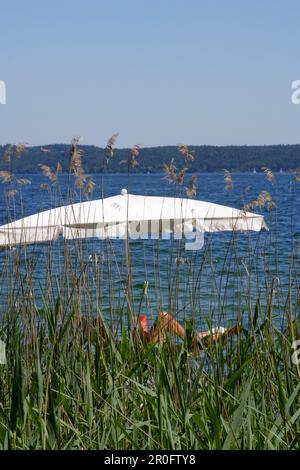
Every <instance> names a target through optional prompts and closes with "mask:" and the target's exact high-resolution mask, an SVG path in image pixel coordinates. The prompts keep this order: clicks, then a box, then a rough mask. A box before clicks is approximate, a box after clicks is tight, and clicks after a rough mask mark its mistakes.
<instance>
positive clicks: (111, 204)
mask: <svg viewBox="0 0 300 470" xmlns="http://www.w3.org/2000/svg"><path fill="white" fill-rule="evenodd" d="M261 229H267V226H266V224H265V221H264V217H263V216H262V215H259V214H254V213H251V212H245V211H244V210H240V209H234V208H232V207H228V206H223V205H219V204H213V203H210V202H205V201H198V200H194V199H184V198H175V197H160V196H140V195H134V194H127V191H126V190H122V191H121V194H120V195H117V196H112V197H108V198H104V199H98V200H93V201H85V202H79V203H76V204H70V205H66V206H62V207H57V208H53V209H50V210H47V211H43V212H39V213H37V214H34V215H31V216H28V217H24V218H22V219H19V220H16V221H14V222H10V223H8V224H6V225H2V226H0V247H11V246H16V245H20V244H21V245H27V244H32V243H39V242H47V241H51V240H56V239H57V238H58V237H60V236H62V237H64V238H65V239H67V240H72V239H79V238H124V237H127V236H128V237H131V238H157V237H159V236H162V238H168V237H169V236H170V234H171V233H173V234H174V236H177V237H180V236H181V235H184V236H186V237H187V236H188V235H190V234H193V233H194V234H195V232H196V233H197V232H198V233H204V232H220V231H234V230H237V231H248V230H252V231H256V232H258V231H260V230H261Z"/></svg>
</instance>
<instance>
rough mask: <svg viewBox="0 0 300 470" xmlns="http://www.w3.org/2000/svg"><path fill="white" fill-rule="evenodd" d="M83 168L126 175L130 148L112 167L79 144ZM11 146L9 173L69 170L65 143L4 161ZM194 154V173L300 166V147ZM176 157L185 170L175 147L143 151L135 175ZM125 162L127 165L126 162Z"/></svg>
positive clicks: (99, 152)
mask: <svg viewBox="0 0 300 470" xmlns="http://www.w3.org/2000/svg"><path fill="white" fill-rule="evenodd" d="M78 148H79V149H80V150H81V151H82V162H83V168H84V171H85V172H86V173H99V172H103V171H109V172H127V164H126V161H127V159H128V156H129V155H130V149H115V150H114V155H113V157H112V158H111V159H110V162H109V165H108V166H107V167H106V165H105V160H106V159H105V157H104V149H101V148H99V147H95V146H92V145H80V146H79V147H78ZM7 149H8V146H0V159H1V161H0V170H10V171H13V172H14V173H35V172H38V171H39V168H38V164H39V163H43V164H45V165H49V166H51V167H56V164H57V162H60V164H61V165H62V169H63V171H64V172H67V171H68V167H69V146H68V145H66V144H55V145H45V146H43V147H27V148H25V149H24V150H23V152H22V155H21V157H20V158H16V157H13V158H11V159H10V162H6V161H4V160H3V156H4V154H5V151H7ZM189 150H190V151H193V152H194V156H195V158H194V161H192V162H191V164H190V168H189V171H191V172H198V171H199V172H213V171H222V170H223V169H224V168H226V169H228V170H230V171H233V172H237V171H241V172H244V171H253V169H254V168H255V169H256V171H261V168H262V167H263V166H266V167H269V168H271V169H272V170H273V171H279V170H280V169H281V168H282V170H283V171H287V170H292V169H295V168H299V167H300V145H270V146H226V147H214V146H190V147H189ZM172 158H174V162H175V165H177V166H179V167H182V164H183V157H182V155H181V154H180V153H179V151H178V149H177V148H176V146H165V147H153V148H144V149H141V150H140V153H139V156H138V157H137V161H138V163H139V164H138V166H137V167H136V168H135V169H134V170H131V171H134V172H161V171H162V169H163V164H164V163H169V162H170V160H171V159H172ZM124 161H125V162H124Z"/></svg>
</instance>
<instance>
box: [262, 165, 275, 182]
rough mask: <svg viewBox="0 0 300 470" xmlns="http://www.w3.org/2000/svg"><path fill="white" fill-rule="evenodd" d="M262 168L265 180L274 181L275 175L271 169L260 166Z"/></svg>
mask: <svg viewBox="0 0 300 470" xmlns="http://www.w3.org/2000/svg"><path fill="white" fill-rule="evenodd" d="M262 170H263V172H264V174H265V176H266V179H267V181H270V183H274V181H275V176H274V173H273V171H272V170H271V169H270V168H267V167H265V166H263V167H262Z"/></svg>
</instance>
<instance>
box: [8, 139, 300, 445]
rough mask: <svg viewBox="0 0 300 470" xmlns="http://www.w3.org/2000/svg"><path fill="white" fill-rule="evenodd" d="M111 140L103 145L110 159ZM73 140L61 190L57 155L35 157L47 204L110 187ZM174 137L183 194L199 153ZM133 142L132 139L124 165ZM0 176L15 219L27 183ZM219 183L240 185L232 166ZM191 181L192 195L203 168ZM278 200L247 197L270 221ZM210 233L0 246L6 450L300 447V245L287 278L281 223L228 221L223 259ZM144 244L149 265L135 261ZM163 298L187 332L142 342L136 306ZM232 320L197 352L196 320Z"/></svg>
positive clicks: (208, 323)
mask: <svg viewBox="0 0 300 470" xmlns="http://www.w3.org/2000/svg"><path fill="white" fill-rule="evenodd" d="M116 138H117V134H114V135H113V136H112V138H111V139H110V140H109V142H108V144H107V150H106V158H107V160H108V163H109V160H110V158H113V145H114V143H115V141H116ZM77 144H78V141H77V140H76V141H73V142H72V147H71V152H70V165H71V166H70V177H69V184H70V188H69V189H68V191H67V192H66V191H65V192H64V191H63V190H62V189H61V187H60V178H61V177H62V175H61V171H60V169H59V167H58V168H56V170H53V169H51V168H50V167H46V166H45V165H43V166H41V170H42V173H43V174H44V176H45V178H46V182H45V183H42V184H43V189H44V191H43V194H44V197H45V201H46V202H47V204H48V206H49V201H50V205H51V206H52V205H53V206H56V205H60V204H63V203H66V202H70V197H74V195H75V196H76V195H77V196H78V197H79V198H81V197H89V196H90V194H91V193H92V192H93V195H94V194H96V193H97V192H98V191H99V192H100V195H101V193H102V190H103V188H102V187H100V188H99V187H97V185H95V183H94V181H93V180H92V179H91V178H90V177H87V176H86V175H85V174H84V171H83V168H82V161H81V154H80V150H79V149H78V148H77ZM178 149H179V151H180V153H181V154H182V155H183V168H181V169H177V168H175V166H174V163H173V162H171V163H170V164H169V165H166V167H165V169H166V177H167V179H168V181H170V182H171V183H172V184H174V183H175V184H174V188H175V189H174V190H175V191H179V192H181V191H182V185H183V183H184V177H185V173H186V165H187V164H188V162H190V161H192V160H193V155H192V154H191V153H190V152H189V150H188V148H187V147H186V146H184V145H180V146H178ZM138 151H139V146H134V147H133V149H132V150H131V152H130V155H129V157H128V166H129V169H130V168H134V167H135V166H136V164H137V163H138V161H137V158H138ZM6 158H8V157H7V156H6ZM9 158H12V159H13V158H14V157H13V156H10V157H9ZM265 173H266V179H267V183H270V184H272V185H273V184H274V185H275V184H276V182H275V181H274V175H273V174H272V175H271V173H270V170H269V169H266V171H265ZM297 175H298V174H297V173H296V174H295V177H294V179H293V181H292V184H293V185H296V184H297V178H298V176H297ZM271 176H272V177H271ZM129 177H130V175H129ZM131 177H132V175H131ZM0 178H1V179H2V181H3V182H4V184H7V185H8V187H9V191H13V190H14V188H15V187H16V188H17V189H16V191H17V192H16V193H14V194H13V195H12V196H11V197H10V198H7V210H8V219H12V218H13V217H14V216H15V213H16V210H15V204H20V203H21V202H22V197H21V192H22V191H25V190H26V186H24V185H23V184H21V183H20V182H19V183H18V182H17V180H16V178H15V176H13V174H12V173H9V174H6V172H3V171H2V172H0ZM83 180H84V181H83ZM19 181H20V179H19ZM78 182H79V183H80V184H78ZM82 182H84V183H85V185H83V186H82V185H81V183H82ZM224 184H225V186H226V187H227V189H232V190H233V189H234V185H233V178H232V175H231V174H230V173H229V172H228V171H227V170H225V172H224ZM12 185H15V186H12ZM102 185H103V182H102ZM228 186H229V188H228ZM185 189H186V190H187V193H188V195H189V196H190V197H194V196H195V192H196V179H195V178H193V177H192V179H191V180H190V184H188V186H187V187H186V188H185ZM78 191H79V194H78ZM291 195H292V193H291ZM17 198H18V199H17ZM16 199H17V200H16ZM45 201H44V202H43V200H42V199H41V209H42V207H43V204H44V203H45ZM271 203H273V199H272V198H271V196H270V197H269V193H268V192H267V191H265V190H264V191H262V192H261V193H260V194H259V195H258V197H257V199H256V200H255V201H254V202H253V201H252V203H251V202H250V203H248V202H247V201H245V206H246V207H251V208H252V207H256V208H262V207H266V208H268V209H273V215H272V212H270V217H273V220H274V223H275V222H276V206H275V203H273V204H271ZM276 203H277V204H278V202H277V201H276ZM249 204H252V205H251V206H250V205H249ZM215 240H216V239H215V236H214V235H210V236H208V237H207V240H206V244H205V247H204V249H203V250H202V251H201V252H195V253H187V252H186V251H185V249H184V244H183V243H182V242H181V241H176V240H171V241H170V242H167V241H166V242H160V241H157V240H152V241H147V240H144V241H132V242H129V241H127V242H126V245H125V246H126V249H125V250H124V249H123V248H122V247H120V246H119V245H118V246H117V245H116V244H114V243H113V242H112V241H110V240H102V241H99V240H89V241H88V240H76V241H72V242H70V241H65V240H58V241H56V242H53V243H52V242H51V243H49V244H48V245H45V246H43V247H42V249H41V247H38V246H27V247H22V248H20V249H16V250H8V251H6V252H4V253H2V255H1V256H2V260H1V261H2V262H1V272H0V294H1V299H2V316H1V324H0V340H2V341H4V342H5V344H6V364H0V448H1V449H157V450H160V449H173V450H184V449H188V450H191V449H194V450H197V449H299V448H300V441H299V435H300V421H299V416H300V412H299V397H300V393H299V391H300V383H299V379H300V371H299V366H298V365H296V364H294V363H293V360H292V354H293V348H292V342H293V341H294V340H295V339H299V337H300V336H299V335H300V322H299V313H300V302H299V292H300V290H299V274H298V273H299V255H298V254H297V251H296V249H295V247H294V246H293V243H291V250H290V253H288V254H287V253H286V254H285V256H286V257H288V256H289V263H290V270H289V282H288V285H285V286H282V285H281V284H280V283H279V281H278V279H279V278H280V262H279V260H278V259H277V258H276V256H277V255H276V253H277V252H276V239H275V240H274V230H271V231H270V233H269V234H268V235H266V236H265V237H260V236H258V237H256V238H255V239H254V238H253V237H252V236H251V235H247V236H246V237H245V238H244V239H243V240H242V241H241V239H240V238H239V236H238V234H236V233H232V235H231V236H230V238H228V239H226V242H225V245H226V246H225V251H224V252H225V256H224V259H223V260H222V263H221V264H222V265H221V266H220V269H217V268H216V263H215V253H214V243H215ZM241 242H242V243H243V249H244V252H245V256H244V260H245V261H244V262H243V263H244V264H242V263H241V258H240V256H239V250H240V243H241ZM162 243H165V246H164V252H162V251H161V244H162ZM137 244H139V246H138V253H139V256H140V258H141V259H143V272H141V269H139V270H136V269H135V256H136V249H137ZM266 245H268V246H271V247H273V248H272V251H271V252H270V250H269V251H268V252H266V250H265V247H266ZM41 264H42V265H43V276H42V278H41V277H40V275H39V273H40V271H39V269H41ZM233 272H234V274H235V276H234V277H233V276H232V273H233ZM207 293H209V300H208V301H207V302H206V303H205V306H204V301H203V299H204V297H205V296H207ZM233 293H235V294H234V295H233ZM162 307H164V308H165V309H167V310H168V311H169V313H170V314H172V315H173V316H174V317H175V318H178V319H179V320H180V321H181V323H182V324H184V325H185V327H186V331H187V334H186V337H185V338H184V340H180V339H177V340H176V339H174V338H171V337H169V336H168V337H167V340H166V341H165V342H164V343H162V344H142V343H141V342H140V341H134V340H133V338H132V335H131V332H132V323H133V321H134V319H135V318H136V315H138V314H140V313H141V312H145V311H146V312H147V313H148V314H149V316H150V318H151V317H152V319H153V320H154V319H155V317H156V312H157V310H158V309H159V308H162ZM236 321H239V322H240V324H241V327H240V329H239V332H238V334H237V336H236V337H223V338H221V340H220V341H219V342H217V343H212V344H209V345H208V346H207V348H206V349H205V350H203V351H197V352H195V351H191V342H192V340H193V337H194V334H195V332H196V331H197V330H199V329H201V328H205V329H207V328H211V327H212V326H215V325H216V324H224V323H225V326H228V325H231V324H234V323H235V322H236ZM294 362H295V361H294Z"/></svg>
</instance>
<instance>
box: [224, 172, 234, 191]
mask: <svg viewBox="0 0 300 470" xmlns="http://www.w3.org/2000/svg"><path fill="white" fill-rule="evenodd" d="M223 171H224V184H225V186H224V189H226V190H227V189H233V179H232V176H231V173H230V171H229V170H226V169H224V170H223Z"/></svg>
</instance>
